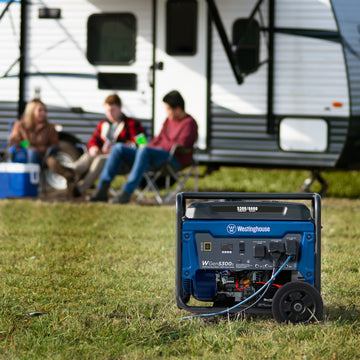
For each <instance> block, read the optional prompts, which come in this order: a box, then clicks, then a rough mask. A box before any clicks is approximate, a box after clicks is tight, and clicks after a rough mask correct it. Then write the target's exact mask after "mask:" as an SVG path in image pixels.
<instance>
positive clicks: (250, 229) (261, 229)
mask: <svg viewBox="0 0 360 360" xmlns="http://www.w3.org/2000/svg"><path fill="white" fill-rule="evenodd" d="M226 231H227V232H228V233H229V234H235V233H237V232H238V233H253V234H256V233H265V232H270V231H271V229H270V226H241V225H235V224H229V225H227V226H226Z"/></svg>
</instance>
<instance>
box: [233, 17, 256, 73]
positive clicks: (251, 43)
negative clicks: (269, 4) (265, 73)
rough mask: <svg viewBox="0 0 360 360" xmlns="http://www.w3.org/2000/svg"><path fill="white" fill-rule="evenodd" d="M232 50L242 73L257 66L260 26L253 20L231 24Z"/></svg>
mask: <svg viewBox="0 0 360 360" xmlns="http://www.w3.org/2000/svg"><path fill="white" fill-rule="evenodd" d="M232 30H233V48H234V50H235V57H236V62H237V63H238V65H239V67H240V70H241V72H242V73H245V74H249V73H251V72H253V71H255V70H256V69H257V68H258V66H259V46H260V26H259V23H258V22H257V21H256V20H255V19H237V20H236V21H235V22H234V24H233V29H232Z"/></svg>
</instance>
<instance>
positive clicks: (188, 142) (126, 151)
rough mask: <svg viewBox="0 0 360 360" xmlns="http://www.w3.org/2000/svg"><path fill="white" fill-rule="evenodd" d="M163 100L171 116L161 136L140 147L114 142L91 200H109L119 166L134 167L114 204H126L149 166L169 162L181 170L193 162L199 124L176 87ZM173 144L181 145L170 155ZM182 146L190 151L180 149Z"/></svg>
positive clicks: (155, 166) (156, 166) (165, 123)
mask: <svg viewBox="0 0 360 360" xmlns="http://www.w3.org/2000/svg"><path fill="white" fill-rule="evenodd" d="M163 102H164V105H165V108H166V112H167V115H168V117H167V118H166V120H165V122H164V124H163V126H162V129H161V131H160V133H159V135H158V136H156V137H155V138H153V139H152V140H151V141H150V142H149V144H148V145H146V146H144V145H143V146H139V148H137V149H134V148H131V147H129V146H127V145H126V144H122V143H117V144H115V145H114V146H113V148H112V150H111V152H110V155H109V157H108V159H107V161H106V163H105V166H104V169H103V171H102V173H101V175H100V180H99V184H98V186H97V188H96V190H95V191H94V193H93V194H92V196H91V197H90V199H89V200H90V201H107V200H108V190H109V187H110V183H111V181H112V180H113V178H114V177H115V175H116V174H117V170H118V169H119V167H121V166H123V165H124V164H127V165H129V166H132V168H131V171H130V174H129V177H128V179H127V181H126V183H125V184H124V185H123V187H122V188H121V191H120V193H119V194H117V195H116V196H115V197H114V198H113V199H112V201H111V202H112V203H114V204H126V203H128V202H129V201H130V198H131V195H132V193H133V192H134V191H135V189H136V188H137V187H138V185H139V184H140V182H141V180H142V178H143V175H144V173H145V172H146V171H147V170H148V169H153V168H155V169H157V168H160V167H161V166H162V165H164V164H165V163H166V162H168V161H170V162H171V164H172V165H173V166H174V167H175V168H178V169H182V168H185V167H186V166H188V165H189V164H190V163H191V162H192V160H193V159H192V153H193V146H194V143H195V141H196V139H197V134H198V126H197V123H196V121H195V120H194V119H193V118H192V116H190V115H189V114H187V113H186V112H185V102H184V99H183V97H182V96H181V94H180V93H179V92H178V91H176V90H174V91H171V92H169V93H168V94H166V95H165V96H164V98H163ZM174 145H179V149H178V150H177V151H176V152H175V156H173V157H171V154H170V151H171V149H172V148H173V147H174ZM181 148H183V149H187V150H188V151H181ZM169 159H170V160H169Z"/></svg>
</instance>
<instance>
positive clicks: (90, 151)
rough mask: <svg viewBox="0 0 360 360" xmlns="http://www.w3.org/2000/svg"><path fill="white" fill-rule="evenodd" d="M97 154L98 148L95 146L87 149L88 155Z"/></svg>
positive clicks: (98, 152)
mask: <svg viewBox="0 0 360 360" xmlns="http://www.w3.org/2000/svg"><path fill="white" fill-rule="evenodd" d="M98 154H100V149H99V148H98V147H97V146H92V147H91V148H90V149H89V155H90V156H95V155H98Z"/></svg>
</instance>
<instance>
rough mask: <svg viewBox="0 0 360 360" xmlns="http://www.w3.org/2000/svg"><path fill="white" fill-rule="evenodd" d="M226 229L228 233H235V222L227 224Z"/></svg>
mask: <svg viewBox="0 0 360 360" xmlns="http://www.w3.org/2000/svg"><path fill="white" fill-rule="evenodd" d="M226 231H227V232H228V233H229V234H235V233H236V225H235V224H229V225H228V226H227V227H226Z"/></svg>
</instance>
